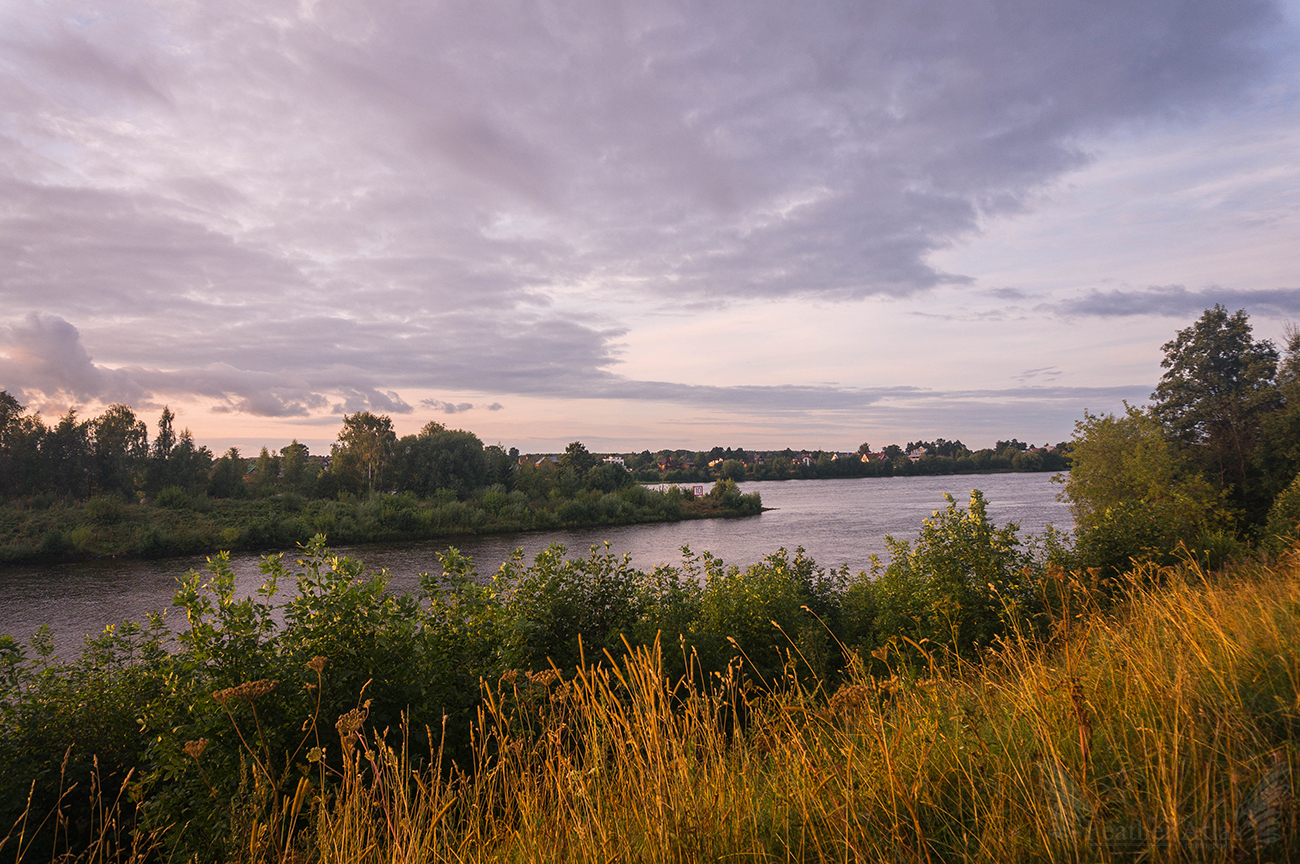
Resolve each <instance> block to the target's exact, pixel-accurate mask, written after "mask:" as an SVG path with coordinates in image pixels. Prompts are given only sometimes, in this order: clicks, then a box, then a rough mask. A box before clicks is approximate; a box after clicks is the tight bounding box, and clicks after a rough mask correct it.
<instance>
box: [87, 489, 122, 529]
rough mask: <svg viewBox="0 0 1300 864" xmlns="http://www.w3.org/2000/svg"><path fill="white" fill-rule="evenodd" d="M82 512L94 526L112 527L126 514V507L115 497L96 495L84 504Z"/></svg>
mask: <svg viewBox="0 0 1300 864" xmlns="http://www.w3.org/2000/svg"><path fill="white" fill-rule="evenodd" d="M83 512H84V513H85V515H86V518H87V519H88V520H90V521H91V522H92V523H94V524H96V525H112V524H114V523H116V522H118V521H119V520H121V518H122V517H123V516H124V515H125V514H126V505H125V504H124V503H123V501H122V499H121V498H119V497H117V496H116V495H96V496H95V497H94V498H91V499H90V500H89V501H87V502H86V506H85V508H84V511H83Z"/></svg>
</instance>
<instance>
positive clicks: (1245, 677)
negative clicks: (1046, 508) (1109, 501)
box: [315, 559, 1300, 862]
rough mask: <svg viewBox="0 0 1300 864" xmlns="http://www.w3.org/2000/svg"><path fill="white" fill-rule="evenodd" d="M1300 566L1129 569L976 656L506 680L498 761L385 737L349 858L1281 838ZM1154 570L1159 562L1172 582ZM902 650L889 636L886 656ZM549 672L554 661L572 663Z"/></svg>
mask: <svg viewBox="0 0 1300 864" xmlns="http://www.w3.org/2000/svg"><path fill="white" fill-rule="evenodd" d="M1298 576H1300V566H1298V564H1297V561H1296V560H1294V559H1293V560H1292V561H1290V562H1289V563H1287V564H1286V565H1285V566H1283V567H1281V568H1279V569H1274V570H1266V569H1264V568H1263V567H1260V566H1253V567H1251V568H1249V569H1247V570H1243V571H1240V572H1236V573H1232V572H1230V573H1225V574H1219V575H1216V576H1214V577H1213V578H1210V577H1207V576H1206V575H1205V574H1203V573H1201V572H1200V571H1199V570H1197V569H1196V568H1195V566H1194V565H1189V566H1186V567H1183V568H1179V569H1167V570H1164V571H1156V570H1154V569H1148V570H1144V571H1141V572H1138V573H1135V574H1133V576H1132V579H1131V585H1130V586H1129V591H1130V596H1131V600H1130V601H1129V602H1128V603H1127V604H1126V605H1125V606H1124V608H1123V609H1122V610H1121V611H1119V612H1117V613H1114V614H1110V615H1102V614H1099V613H1095V612H1094V613H1092V614H1088V615H1084V616H1081V617H1079V618H1077V619H1072V620H1068V621H1062V622H1057V623H1058V627H1057V632H1058V635H1057V637H1056V638H1055V639H1054V642H1053V644H1050V645H1046V646H1044V645H1041V644H1034V643H1030V642H1027V641H1016V640H1012V641H1011V642H1010V643H1009V644H1008V645H1007V646H1005V647H1004V649H1003V650H1002V651H1000V652H997V653H995V654H992V655H990V656H989V657H988V658H987V660H986V662H984V663H982V664H979V665H978V666H971V665H965V666H962V667H960V668H958V669H955V670H951V669H950V670H946V671H945V670H939V669H937V668H936V669H935V670H933V671H932V673H931V674H929V675H927V676H925V677H923V678H919V679H918V678H917V677H907V676H901V677H895V678H892V679H889V680H886V681H884V682H879V681H874V680H872V679H871V678H869V677H867V676H865V675H863V674H861V666H860V665H858V666H856V667H855V669H856V671H855V673H854V674H853V675H852V676H851V678H850V681H849V682H848V683H847V684H845V685H844V686H843V687H841V688H840V689H839V690H838V691H837V692H836V693H835V694H833V695H832V697H831V698H829V699H827V698H826V694H824V693H822V692H820V689H819V688H820V684H819V682H811V683H806V682H800V681H795V680H787V681H785V682H784V683H783V685H782V686H781V687H780V688H779V689H778V690H777V691H776V692H766V693H764V692H757V691H754V690H747V689H745V687H744V686H743V685H742V683H741V680H742V679H741V678H740V677H738V676H736V675H731V676H719V677H715V678H714V680H712V681H710V682H708V683H707V686H701V685H700V684H699V683H698V682H697V683H696V685H694V686H692V685H690V684H688V683H687V682H677V683H676V684H673V683H671V682H668V681H665V680H664V677H663V674H662V668H661V665H660V663H659V660H658V656H657V654H656V652H655V651H652V650H644V649H642V650H637V651H635V652H633V653H632V654H631V655H630V656H629V657H628V658H626V659H625V660H624V661H623V662H621V663H620V664H618V665H617V666H615V665H613V664H612V663H609V662H608V661H607V662H606V663H605V664H603V665H598V666H594V667H591V668H588V669H586V670H584V671H581V672H579V673H578V674H577V675H576V676H575V677H573V678H572V679H571V680H568V681H564V682H560V681H555V680H543V677H544V676H536V675H535V676H533V677H532V678H531V679H530V678H528V677H526V676H521V675H511V676H508V678H507V679H503V680H502V681H501V682H497V683H496V684H493V685H491V686H488V687H486V688H485V697H486V698H485V705H484V708H483V709H482V712H481V714H480V718H479V723H478V728H477V733H476V736H477V737H476V752H477V754H478V757H477V758H478V764H477V765H476V766H475V767H474V770H473V771H472V772H470V773H468V774H465V775H461V774H456V775H454V776H453V777H452V779H450V780H447V781H441V780H438V779H436V778H437V777H438V776H439V774H438V772H437V771H426V772H421V771H414V770H412V769H411V768H410V763H409V760H408V756H407V754H406V753H394V752H391V751H388V750H385V749H383V748H382V747H380V748H377V749H376V750H374V751H372V755H373V757H374V758H373V760H367V761H366V762H365V765H367V766H369V769H370V770H369V771H366V770H359V771H357V772H354V773H353V774H352V775H350V778H351V779H350V781H349V782H350V784H351V785H349V786H348V788H347V789H346V790H345V791H344V794H342V795H340V796H339V797H337V798H336V799H335V800H334V801H333V802H332V804H331V805H330V806H329V807H328V808H326V809H323V810H320V811H319V812H318V815H317V832H318V833H317V837H316V841H317V846H316V849H315V851H316V852H318V853H319V857H320V859H321V860H322V861H328V862H360V861H374V862H417V861H418V862H425V861H439V862H441V861H449V862H498V861H503V862H532V861H537V862H543V861H546V862H550V861H593V862H594V861H602V862H603V861H628V862H670V861H674V862H675V861H683V862H684V861H692V862H694V861H738V860H762V861H767V860H779V861H846V862H848V861H917V862H922V861H923V862H936V861H957V860H960V861H988V862H1007V861H1111V860H1115V861H1128V860H1142V861H1157V862H1159V861H1185V860H1196V861H1225V862H1226V861H1241V860H1285V859H1286V856H1287V855H1288V854H1290V853H1288V851H1287V844H1288V843H1289V842H1290V841H1292V840H1293V839H1294V837H1295V833H1294V829H1295V824H1294V812H1295V811H1294V809H1293V808H1292V807H1291V802H1292V800H1293V799H1294V794H1293V793H1294V788H1293V785H1294V779H1293V778H1295V777H1296V776H1297V774H1296V772H1295V771H1294V769H1295V767H1296V761H1297V754H1296V752H1295V750H1294V748H1293V746H1292V741H1293V736H1294V735H1295V734H1296V732H1297V730H1298V729H1300V702H1298V701H1297V697H1298V694H1300V578H1298ZM1157 582H1158V583H1159V585H1158V587H1157ZM885 656H886V659H888V655H887V654H886V655H885ZM552 677H553V676H552Z"/></svg>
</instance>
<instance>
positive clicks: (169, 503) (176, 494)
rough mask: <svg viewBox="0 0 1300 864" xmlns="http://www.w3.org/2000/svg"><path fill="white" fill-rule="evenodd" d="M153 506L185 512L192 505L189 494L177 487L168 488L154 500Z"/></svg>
mask: <svg viewBox="0 0 1300 864" xmlns="http://www.w3.org/2000/svg"><path fill="white" fill-rule="evenodd" d="M153 503H154V506H156V507H166V508H168V509H171V510H187V509H189V508H190V507H192V506H193V505H194V501H193V499H191V498H190V494H189V493H188V492H186V491H185V490H184V489H182V488H181V487H179V486H168V487H167V488H165V489H163V490H162V491H161V492H159V493H158V495H157V497H155V498H154V501H153Z"/></svg>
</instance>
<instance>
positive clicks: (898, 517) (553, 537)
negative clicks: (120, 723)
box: [0, 473, 1072, 658]
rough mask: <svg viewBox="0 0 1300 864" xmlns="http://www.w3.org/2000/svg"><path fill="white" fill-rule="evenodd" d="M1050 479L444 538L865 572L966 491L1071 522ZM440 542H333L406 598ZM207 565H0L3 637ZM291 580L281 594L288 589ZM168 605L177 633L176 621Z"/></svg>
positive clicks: (100, 612)
mask: <svg viewBox="0 0 1300 864" xmlns="http://www.w3.org/2000/svg"><path fill="white" fill-rule="evenodd" d="M1051 476H1052V475H1050V474H1047V473H1039V474H984V475H977V476H950V477H879V478H876V477H867V478H861V479H853V480H788V481H784V482H768V483H746V484H743V485H742V487H741V488H742V489H743V490H744V491H745V492H759V493H760V494H761V495H762V496H763V506H764V507H769V508H773V509H771V510H768V511H767V512H765V513H763V514H762V515H760V516H753V517H749V518H746V519H709V520H700V521H693V522H677V523H673V524H668V525H629V526H623V527H617V528H588V529H581V530H574V531H544V532H535V533H528V534H510V535H494V536H488V537H460V538H455V539H454V540H453V541H452V545H454V546H456V547H457V548H458V549H460V550H461V551H462V552H464V553H466V554H468V555H470V556H471V557H472V558H473V559H474V563H475V565H476V567H477V570H478V572H479V574H480V576H481V577H483V578H486V577H488V576H490V575H491V574H492V573H493V572H494V571H495V570H496V569H497V567H499V566H500V565H501V563H502V562H503V561H505V560H506V559H507V558H509V557H510V554H511V552H513V551H514V550H515V549H516V548H522V549H523V550H524V554H525V555H526V556H528V557H529V558H531V557H532V556H534V555H536V554H537V553H538V552H540V551H541V550H543V549H545V548H546V547H547V546H549V545H551V544H552V543H562V544H564V545H565V546H566V547H567V548H568V550H569V552H570V554H571V555H574V554H585V553H586V550H587V549H588V548H589V547H591V546H593V545H603V544H604V543H609V544H610V549H611V551H613V552H615V553H617V554H620V555H622V554H624V553H628V554H630V555H631V556H632V563H633V565H634V566H636V567H638V568H639V569H650V568H652V567H654V566H655V565H656V564H661V563H675V562H677V561H679V560H680V559H681V552H680V549H681V547H682V546H685V545H689V546H690V548H691V550H692V551H693V552H696V553H699V552H704V551H706V550H707V551H709V552H712V553H713V554H714V555H716V556H718V557H719V558H722V559H723V560H724V561H725V562H727V563H728V564H738V565H741V566H745V565H748V564H753V563H756V562H758V561H759V560H761V559H762V558H763V556H764V555H767V554H770V553H771V552H774V551H776V550H777V549H778V548H780V547H785V548H787V549H789V550H791V551H793V550H794V549H795V548H796V547H798V546H802V547H803V548H804V549H805V550H806V551H807V553H808V554H809V555H810V556H812V557H813V558H814V559H816V561H817V562H818V563H819V564H821V565H823V566H825V567H828V568H829V567H838V566H840V565H841V564H848V565H849V567H850V569H852V570H854V571H857V570H863V569H866V568H867V567H869V566H870V558H871V556H872V555H873V554H874V555H879V556H881V557H882V558H884V557H885V553H886V550H885V544H884V540H883V538H884V537H885V535H886V534H891V535H893V536H894V537H896V538H899V539H908V540H911V539H913V538H915V536H916V534H917V531H918V530H919V528H920V526H921V522H922V520H924V519H925V518H926V517H928V516H929V515H930V514H931V513H932V512H933V511H934V510H936V509H940V508H942V507H944V506H946V505H945V502H944V500H943V495H944V493H945V492H948V493H951V494H952V495H953V497H954V498H956V499H957V502H958V503H959V504H961V505H962V506H965V505H966V503H967V501H968V499H969V495H970V490H971V489H972V488H978V489H980V490H981V491H983V493H984V497H985V499H986V500H987V501H988V502H989V516H990V518H991V519H992V520H993V521H994V522H996V523H997V524H998V525H1003V524H1005V523H1007V522H1010V521H1015V522H1018V523H1019V525H1020V528H1021V535H1022V536H1024V535H1026V534H1038V533H1041V532H1042V530H1043V528H1044V527H1045V526H1047V525H1048V524H1051V525H1054V526H1056V527H1057V528H1059V529H1062V530H1069V529H1070V528H1071V527H1072V521H1071V519H1070V511H1069V509H1068V508H1067V507H1066V505H1064V504H1062V503H1060V502H1058V501H1057V500H1056V494H1057V493H1058V492H1059V491H1060V488H1061V487H1060V486H1059V485H1057V484H1054V483H1052V482H1050V481H1051ZM447 545H448V544H447V542H446V541H442V542H439V541H432V540H430V541H421V542H416V543H401V544H374V545H368V546H357V547H338V550H337V551H340V552H345V553H347V554H350V555H352V556H353V557H357V558H360V559H362V560H363V561H365V562H366V564H367V565H368V566H369V567H370V568H372V569H376V570H377V569H379V568H383V569H386V570H387V571H388V574H389V578H390V584H391V585H392V586H393V588H394V589H395V590H397V591H414V590H417V589H418V587H419V576H420V574H421V573H426V572H434V573H438V572H441V567H440V565H439V563H438V554H439V553H440V552H443V551H444V550H445V549H446V548H447ZM259 560H260V556H259V555H254V554H239V555H233V556H232V563H233V564H234V568H235V572H236V573H237V574H238V585H239V590H240V591H241V593H245V594H248V593H251V592H252V591H253V590H254V589H256V588H257V586H258V585H260V584H261V574H260V573H259V572H258V567H257V565H258V561H259ZM203 563H204V558H203V557H202V556H199V557H187V558H170V559H163V560H159V561H116V560H110V561H92V562H86V563H79V564H56V565H37V566H21V567H6V568H0V634H10V635H12V636H14V637H16V638H18V639H20V640H23V641H26V640H27V639H28V638H30V637H31V635H32V634H33V633H35V632H36V630H37V628H38V627H40V626H41V625H42V624H49V625H50V628H51V630H52V633H53V636H54V641H55V649H56V652H57V653H58V654H60V655H61V656H63V657H65V658H69V657H72V656H75V655H76V653H77V652H78V651H79V649H80V646H81V644H82V641H83V639H84V638H85V636H86V635H87V634H94V633H98V632H100V631H101V630H102V629H103V628H104V625H105V624H109V623H115V622H119V621H134V620H141V619H142V618H143V617H144V615H145V613H147V612H149V611H151V610H152V611H158V610H165V609H170V608H171V598H172V595H173V593H174V592H175V590H176V580H177V577H179V576H181V575H183V574H184V573H186V572H187V571H189V570H190V569H191V568H196V567H202V566H203ZM292 587H293V586H291V585H289V586H285V585H282V586H281V591H282V592H284V591H285V590H286V589H287V590H289V591H292ZM178 612H179V610H175V609H172V611H171V612H170V613H169V616H168V617H169V619H170V620H171V622H172V624H173V626H174V627H179V626H180V625H181V624H183V618H182V616H180V615H179V614H177V613H178Z"/></svg>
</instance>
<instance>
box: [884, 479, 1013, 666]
mask: <svg viewBox="0 0 1300 864" xmlns="http://www.w3.org/2000/svg"><path fill="white" fill-rule="evenodd" d="M944 497H945V498H946V499H947V501H948V506H947V508H945V509H944V510H940V511H935V513H934V515H933V516H931V517H930V518H929V519H926V520H925V523H924V524H923V525H922V528H921V533H920V536H919V537H918V538H917V540H916V546H915V547H912V546H911V545H910V544H908V543H907V542H906V541H901V540H895V539H894V538H892V537H887V538H885V542H886V544H887V545H888V547H889V550H890V553H891V554H892V556H893V557H892V560H891V561H890V563H889V566H888V567H885V568H883V572H879V573H878V579H877V582H876V584H875V586H874V588H873V590H874V592H875V594H876V597H875V603H874V605H875V609H876V616H877V618H876V622H877V624H876V628H877V632H878V634H879V636H878V638H879V639H880V640H882V641H883V640H886V639H888V638H890V637H891V636H893V635H904V636H907V637H908V638H910V639H911V640H912V641H913V642H915V643H917V644H922V643H923V642H927V641H928V642H930V643H933V644H934V645H935V646H936V647H938V646H943V647H947V648H951V649H954V650H957V651H958V652H960V653H973V652H975V651H976V650H977V649H978V648H980V647H987V646H989V645H991V644H992V642H993V639H994V637H996V636H999V635H1001V634H1003V633H1004V632H1006V630H1007V627H1008V626H1009V625H1011V624H1013V623H1014V622H1018V621H1022V620H1024V619H1025V618H1026V617H1028V616H1029V615H1030V614H1032V611H1031V610H1032V609H1033V608H1034V606H1035V604H1036V602H1037V598H1036V596H1035V595H1036V591H1035V584H1034V583H1033V582H1032V581H1031V579H1030V578H1029V576H1030V574H1031V572H1032V571H1031V570H1030V565H1031V563H1032V562H1031V560H1030V558H1029V556H1028V554H1027V553H1025V552H1024V551H1023V550H1022V549H1021V548H1020V540H1019V538H1018V537H1017V534H1018V531H1019V529H1018V527H1017V526H1016V524H1015V523H1011V524H1009V525H1007V526H1006V527H1004V528H997V527H996V526H994V525H993V524H992V523H991V522H990V521H989V519H988V511H987V503H986V502H985V500H984V495H983V494H982V493H981V492H980V491H979V490H978V489H974V490H971V495H970V506H969V508H968V509H966V510H963V509H961V508H960V507H958V506H957V503H956V501H955V500H954V499H953V497H952V496H951V495H945V496H944Z"/></svg>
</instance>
